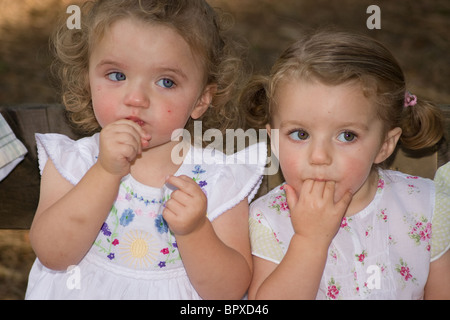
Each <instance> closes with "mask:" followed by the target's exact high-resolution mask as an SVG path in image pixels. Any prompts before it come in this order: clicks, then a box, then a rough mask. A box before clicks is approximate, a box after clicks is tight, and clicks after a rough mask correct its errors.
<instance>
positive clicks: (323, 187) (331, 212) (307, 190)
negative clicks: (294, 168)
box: [285, 180, 353, 248]
mask: <svg viewBox="0 0 450 320" xmlns="http://www.w3.org/2000/svg"><path fill="white" fill-rule="evenodd" d="M334 190H335V182H333V181H327V182H324V181H314V180H307V181H305V182H304V183H303V186H302V190H301V192H300V196H299V197H297V195H296V193H295V190H294V189H293V188H292V187H291V186H289V185H285V191H286V198H287V202H288V205H289V208H290V211H291V220H292V226H293V228H294V231H295V233H296V234H297V235H300V236H301V237H302V238H303V239H309V240H311V241H313V242H314V244H318V245H323V246H325V247H326V248H328V246H329V245H330V243H331V241H332V240H333V238H334V236H335V235H336V233H337V231H338V230H339V226H340V224H341V221H342V218H343V216H344V214H345V212H346V210H347V208H348V206H349V204H350V201H351V199H352V196H353V195H352V194H351V192H347V193H346V194H345V195H344V196H343V197H342V198H341V199H340V200H339V201H338V202H337V203H334Z"/></svg>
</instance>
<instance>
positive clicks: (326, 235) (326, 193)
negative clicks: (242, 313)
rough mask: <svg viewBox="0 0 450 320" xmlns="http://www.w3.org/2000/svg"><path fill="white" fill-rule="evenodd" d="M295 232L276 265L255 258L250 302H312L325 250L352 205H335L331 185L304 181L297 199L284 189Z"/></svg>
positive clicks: (347, 200) (346, 200) (345, 202)
mask: <svg viewBox="0 0 450 320" xmlns="http://www.w3.org/2000/svg"><path fill="white" fill-rule="evenodd" d="M285 190H286V197H287V200H288V205H289V208H290V209H291V220H292V225H293V228H294V231H295V234H294V236H293V237H292V239H291V242H290V244H289V248H288V250H287V252H286V255H285V256H284V257H283V260H282V261H281V262H280V264H279V265H276V264H275V263H272V262H269V261H265V260H263V259H260V258H256V257H255V258H254V274H253V280H252V284H251V287H250V290H249V298H250V299H315V297H316V295H317V290H318V288H319V284H320V279H321V277H322V273H323V269H324V267H325V263H326V257H327V251H328V247H329V245H330V243H331V241H332V240H333V238H334V236H335V234H336V232H337V230H338V229H339V225H340V223H341V220H342V217H343V216H344V214H345V212H346V209H347V207H348V205H349V203H350V201H351V198H352V195H351V194H350V193H347V194H346V195H344V197H343V198H342V199H341V200H340V201H339V202H338V203H336V204H335V203H334V200H333V198H334V183H333V182H314V181H306V182H305V183H304V185H303V187H302V191H301V195H300V198H297V196H296V194H295V191H294V190H293V189H292V188H291V187H290V186H288V185H285Z"/></svg>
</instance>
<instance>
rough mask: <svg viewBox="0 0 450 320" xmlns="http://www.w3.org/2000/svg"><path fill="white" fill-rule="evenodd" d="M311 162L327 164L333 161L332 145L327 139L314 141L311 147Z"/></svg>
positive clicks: (318, 164)
mask: <svg viewBox="0 0 450 320" xmlns="http://www.w3.org/2000/svg"><path fill="white" fill-rule="evenodd" d="M309 149H310V150H309V163H310V164H311V165H317V166H325V165H330V164H331V162H332V146H331V145H329V144H327V143H326V142H325V141H312V142H311V143H310V148H309Z"/></svg>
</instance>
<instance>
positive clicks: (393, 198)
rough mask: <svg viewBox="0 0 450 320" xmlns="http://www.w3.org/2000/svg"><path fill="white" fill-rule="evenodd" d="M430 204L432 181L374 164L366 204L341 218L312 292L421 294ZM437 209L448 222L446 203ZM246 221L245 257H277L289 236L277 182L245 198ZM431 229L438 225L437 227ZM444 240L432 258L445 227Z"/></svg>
mask: <svg viewBox="0 0 450 320" xmlns="http://www.w3.org/2000/svg"><path fill="white" fill-rule="evenodd" d="M447 197H448V186H447ZM434 209H435V186H434V183H433V181H431V180H428V179H423V178H419V177H414V176H409V175H405V174H402V173H400V172H395V171H388V170H386V171H384V170H380V171H379V182H378V189H377V193H376V195H375V197H374V199H373V200H372V202H371V203H370V204H369V205H368V206H367V207H366V208H365V209H364V210H362V211H361V212H359V213H357V214H356V215H353V216H351V217H345V218H344V219H343V220H342V223H341V227H340V230H339V231H338V233H337V235H336V236H335V238H334V239H333V241H332V243H331V245H330V247H329V249H328V257H327V261H326V266H325V269H324V272H323V276H322V279H321V282H320V287H319V291H318V293H317V297H316V298H317V299H421V298H422V297H423V290H424V285H425V284H426V281H427V277H428V272H429V265H430V261H431V254H430V250H431V248H430V245H431V225H432V219H434V217H433V213H434V212H435V210H434ZM435 215H436V216H437V215H438V214H437V213H436V212H435ZM443 215H444V216H446V217H447V221H448V208H447V209H445V211H441V212H440V213H439V216H443ZM249 220H250V222H249V224H250V237H251V244H252V253H253V255H255V256H257V257H260V258H262V259H265V260H269V261H272V262H274V263H277V264H278V263H280V261H281V260H282V259H283V257H284V255H285V253H286V251H287V250H288V246H289V242H290V240H291V238H292V236H293V234H294V230H293V227H292V224H291V220H290V212H289V208H288V206H287V202H286V194H285V191H284V189H283V185H281V186H278V187H277V188H275V189H273V190H272V191H270V192H269V193H268V194H267V195H265V196H264V197H261V198H259V199H257V200H255V201H254V202H253V203H252V205H251V207H250V219H249ZM433 223H434V221H433ZM435 227H436V230H442V225H438V224H436V225H434V224H433V230H434V228H435ZM445 238H446V240H445V241H446V245H441V246H440V247H441V249H440V250H441V252H433V257H438V256H439V255H440V254H442V250H444V251H445V250H448V239H449V234H448V233H447V234H446V236H445ZM445 241H444V242H445ZM292 272H295V270H292Z"/></svg>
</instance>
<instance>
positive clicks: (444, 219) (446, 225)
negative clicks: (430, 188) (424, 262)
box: [431, 162, 450, 261]
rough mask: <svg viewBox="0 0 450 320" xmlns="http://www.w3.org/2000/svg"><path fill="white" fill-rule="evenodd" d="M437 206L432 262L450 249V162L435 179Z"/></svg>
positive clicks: (439, 170) (438, 172)
mask: <svg viewBox="0 0 450 320" xmlns="http://www.w3.org/2000/svg"><path fill="white" fill-rule="evenodd" d="M434 183H435V186H436V200H435V201H436V205H435V211H434V215H433V221H432V222H433V223H432V225H433V229H432V230H433V233H432V243H431V261H434V260H436V259H439V258H440V257H441V256H442V255H443V254H444V253H445V252H447V250H448V249H449V248H450V162H448V163H447V164H445V165H443V166H441V167H440V168H439V169H438V170H437V172H436V175H435V177H434Z"/></svg>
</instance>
